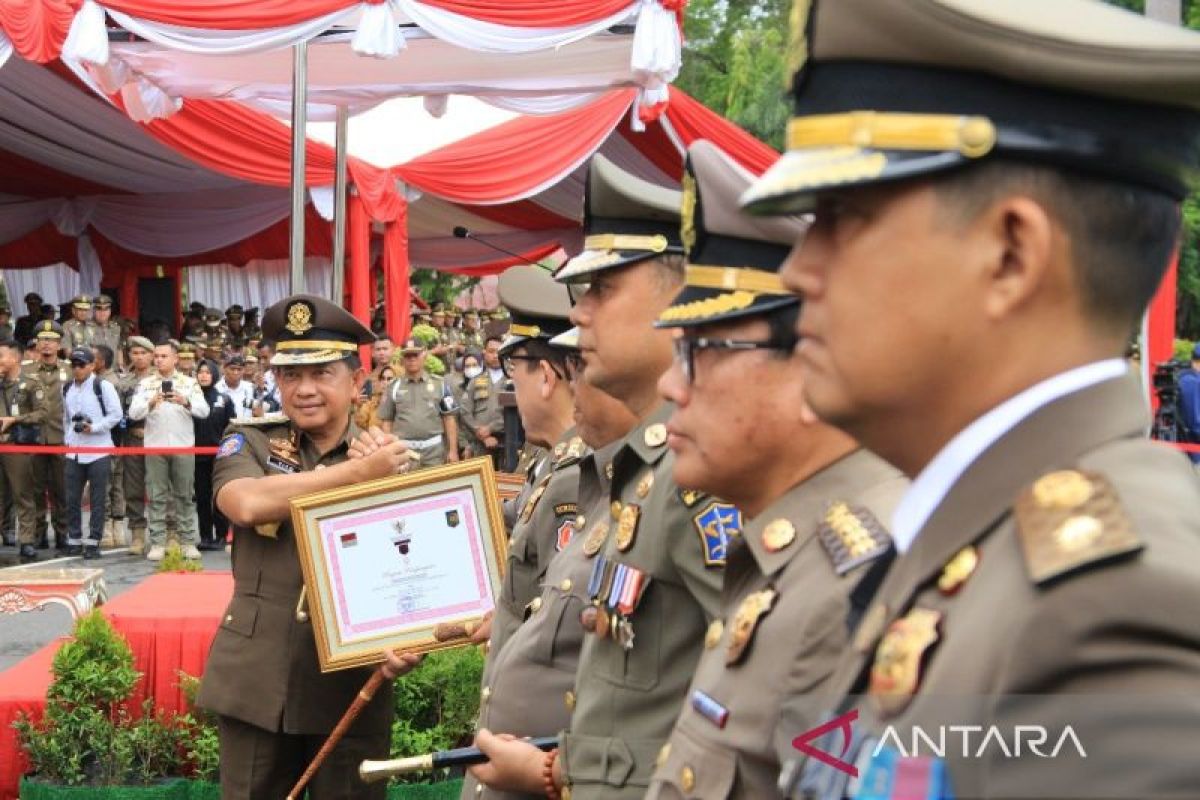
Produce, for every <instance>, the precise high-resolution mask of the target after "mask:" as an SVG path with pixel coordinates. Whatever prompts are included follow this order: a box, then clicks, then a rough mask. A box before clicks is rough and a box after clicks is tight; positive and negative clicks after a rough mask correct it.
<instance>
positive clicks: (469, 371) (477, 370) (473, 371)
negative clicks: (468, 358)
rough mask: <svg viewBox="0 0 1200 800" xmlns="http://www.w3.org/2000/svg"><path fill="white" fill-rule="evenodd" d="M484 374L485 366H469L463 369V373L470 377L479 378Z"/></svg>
mask: <svg viewBox="0 0 1200 800" xmlns="http://www.w3.org/2000/svg"><path fill="white" fill-rule="evenodd" d="M482 374H483V367H467V368H466V369H465V370H463V375H466V376H467V377H468V378H478V377H479V376H480V375H482Z"/></svg>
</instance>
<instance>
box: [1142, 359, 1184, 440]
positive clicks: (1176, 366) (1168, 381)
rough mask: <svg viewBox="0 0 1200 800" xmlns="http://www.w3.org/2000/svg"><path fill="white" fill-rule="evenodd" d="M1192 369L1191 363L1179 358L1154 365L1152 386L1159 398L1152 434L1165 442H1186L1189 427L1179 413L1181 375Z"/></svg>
mask: <svg viewBox="0 0 1200 800" xmlns="http://www.w3.org/2000/svg"><path fill="white" fill-rule="evenodd" d="M1189 369H1191V364H1189V363H1188V362H1187V361H1181V360H1179V359H1171V360H1170V361H1163V362H1161V363H1159V364H1156V365H1155V366H1154V374H1153V375H1152V376H1151V386H1152V387H1153V388H1154V396H1155V397H1156V398H1158V410H1157V411H1155V412H1154V425H1153V427H1152V428H1151V431H1150V436H1151V437H1152V438H1154V439H1158V440H1160V441H1164V442H1186V441H1188V440H1189V436H1188V432H1187V428H1186V427H1185V426H1184V424H1183V420H1182V417H1181V415H1180V413H1179V376H1180V375H1182V374H1183V373H1184V372H1186V371H1187V370H1189Z"/></svg>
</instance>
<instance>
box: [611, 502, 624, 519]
mask: <svg viewBox="0 0 1200 800" xmlns="http://www.w3.org/2000/svg"><path fill="white" fill-rule="evenodd" d="M608 512H609V513H610V514H612V518H613V519H620V517H621V501H620V500H613V501H612V503H611V504H610V505H609V507H608Z"/></svg>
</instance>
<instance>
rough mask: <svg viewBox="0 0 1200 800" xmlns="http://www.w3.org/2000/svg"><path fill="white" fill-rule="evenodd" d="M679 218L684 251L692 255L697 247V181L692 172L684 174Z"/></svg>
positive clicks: (680, 236)
mask: <svg viewBox="0 0 1200 800" xmlns="http://www.w3.org/2000/svg"><path fill="white" fill-rule="evenodd" d="M679 217H680V226H679V238H680V239H681V240H682V241H683V249H684V250H685V251H686V252H688V253H690V252H692V250H693V249H694V248H695V247H696V179H695V178H694V177H693V176H692V174H691V173H690V172H684V173H683V199H682V200H681V201H680V205H679Z"/></svg>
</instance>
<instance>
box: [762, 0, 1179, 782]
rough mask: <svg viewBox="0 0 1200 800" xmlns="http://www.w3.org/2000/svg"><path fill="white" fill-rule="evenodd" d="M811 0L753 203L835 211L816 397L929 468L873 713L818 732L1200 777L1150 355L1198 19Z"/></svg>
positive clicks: (909, 514) (867, 651) (861, 695)
mask: <svg viewBox="0 0 1200 800" xmlns="http://www.w3.org/2000/svg"><path fill="white" fill-rule="evenodd" d="M810 11H811V14H810V15H799V16H798V22H800V23H801V27H800V28H799V29H798V30H797V32H796V36H795V37H793V41H794V47H795V50H794V51H793V53H792V56H793V58H794V60H795V63H796V64H797V65H798V67H799V71H798V72H797V74H796V76H795V81H794V92H795V101H796V109H797V116H796V117H795V118H794V119H793V120H792V121H791V123H790V125H789V147H790V150H789V152H788V153H787V154H786V155H784V156H783V158H782V159H780V161H778V162H777V163H776V165H775V166H774V167H772V169H771V170H770V171H769V172H768V173H767V174H766V175H764V177H763V178H762V179H761V181H760V182H759V183H757V184H756V185H755V186H754V187H752V189H751V190H750V192H749V193H748V194H747V196H746V198H745V200H746V202H747V203H748V204H749V208H750V209H751V210H754V211H757V212H775V213H778V212H785V213H794V212H799V211H813V212H815V218H814V221H813V224H812V227H811V228H810V230H809V231H808V233H807V235H806V236H805V238H804V240H803V241H802V242H801V243H800V245H799V247H798V248H797V249H796V250H795V251H794V252H793V254H792V256H791V257H790V258H789V261H788V263H787V265H786V266H785V268H784V269H783V272H782V274H783V279H784V282H785V283H786V284H787V285H788V286H789V287H790V288H792V289H794V290H795V291H797V292H798V293H799V294H801V295H802V296H803V298H804V305H803V308H802V310H801V313H800V321H799V334H800V337H801V341H800V346H799V348H798V350H797V355H798V357H799V362H800V366H801V367H802V369H803V377H804V393H805V398H806V400H807V402H808V404H809V405H810V406H811V407H812V408H813V410H814V411H816V412H817V413H818V414H819V415H821V417H822V418H824V419H825V420H827V421H828V422H831V423H833V424H836V425H837V426H839V427H841V428H842V429H844V430H846V431H847V432H848V433H851V434H852V435H854V436H856V438H858V440H859V441H861V442H862V443H863V445H864V446H866V447H868V448H871V449H872V450H874V451H875V452H877V453H879V454H880V455H881V456H882V457H884V458H886V459H887V460H889V461H891V462H892V463H894V464H896V465H897V466H898V467H899V468H900V469H901V470H902V471H903V472H905V473H907V474H908V475H910V476H913V479H914V480H913V484H912V488H911V490H910V491H909V492H908V493H907V494H906V495H905V496H904V498H903V500H902V501H901V503H900V505H899V507H898V509H897V511H896V515H895V520H894V524H893V525H892V533H893V538H894V540H895V544H896V549H897V550H898V551H899V556H898V557H897V559H896V561H895V563H894V564H893V565H892V567H891V569H890V571H889V572H888V575H887V577H886V579H885V580H884V582H883V583H882V585H881V586H880V587H879V589H878V592H877V593H876V594H875V597H874V600H873V602H872V605H871V606H870V607H869V608H868V610H867V611H866V614H865V616H864V617H863V619H862V622H861V623H860V625H859V628H858V631H857V633H856V635H855V638H854V642H853V647H852V648H851V649H850V650H849V651H847V653H846V655H845V658H844V659H843V661H842V663H841V664H840V666H839V669H838V675H837V685H836V686H834V687H833V688H834V689H836V690H837V694H838V695H840V697H838V698H835V699H834V700H833V702H830V703H829V704H828V705H827V707H826V709H824V710H828V711H830V712H831V713H835V714H840V713H842V712H845V713H846V714H848V715H850V716H853V715H855V714H857V715H858V716H857V720H856V721H855V722H854V723H853V724H852V725H851V724H849V723H848V722H847V720H848V719H849V717H846V716H843V717H841V720H842V722H840V723H839V722H838V721H837V719H836V718H834V719H833V720H831V722H832V723H833V728H834V729H833V730H831V731H830V734H831V739H832V740H836V741H828V742H812V743H811V745H812V749H813V750H817V751H821V752H824V753H826V754H835V755H837V754H841V761H842V762H844V763H843V764H842V765H841V766H845V763H849V764H851V765H856V768H857V770H858V773H859V784H860V785H861V786H862V787H864V791H865V792H873V791H875V790H876V789H875V788H868V787H888V786H896V785H897V781H900V780H902V781H903V784H904V787H905V788H904V791H905V793H906V795H907V796H918V797H934V796H936V797H946V796H950V795H953V796H955V797H980V796H986V797H1032V796H1037V797H1097V796H1105V797H1165V796H1171V795H1188V794H1194V793H1195V791H1196V787H1197V786H1200V764H1198V763H1197V761H1196V759H1195V758H1194V748H1193V747H1192V745H1191V743H1190V741H1188V740H1189V737H1188V736H1187V735H1186V734H1183V733H1182V732H1183V731H1188V730H1195V729H1196V728H1197V725H1200V616H1197V615H1196V614H1194V613H1187V612H1184V611H1182V610H1183V609H1195V608H1197V607H1200V519H1198V518H1197V515H1196V509H1197V508H1198V507H1200V488H1198V487H1197V485H1196V479H1195V475H1194V473H1193V472H1192V470H1191V467H1190V465H1189V463H1188V461H1187V459H1186V458H1185V457H1184V456H1183V455H1182V454H1180V453H1178V452H1175V451H1171V450H1168V449H1166V448H1163V447H1160V446H1158V445H1153V444H1151V443H1149V442H1147V441H1146V430H1147V422H1148V415H1147V409H1146V404H1145V401H1144V398H1143V389H1142V386H1141V384H1140V381H1139V380H1138V377H1137V376H1136V375H1134V374H1132V373H1129V372H1128V369H1127V365H1126V363H1125V362H1124V360H1123V359H1122V355H1123V353H1124V350H1125V346H1126V342H1127V341H1128V340H1129V338H1130V333H1131V332H1132V331H1133V330H1135V329H1136V327H1137V326H1138V325H1140V324H1141V320H1142V315H1143V314H1144V312H1145V310H1146V306H1147V304H1148V303H1149V301H1150V299H1151V297H1152V296H1153V294H1154V292H1155V290H1156V289H1157V287H1158V285H1159V282H1160V279H1161V277H1162V275H1163V273H1164V271H1165V270H1166V268H1167V265H1168V263H1169V261H1170V260H1171V257H1172V254H1173V252H1174V250H1175V248H1176V247H1177V245H1178V242H1179V231H1180V209H1179V204H1180V202H1181V201H1182V200H1183V199H1184V198H1185V197H1186V196H1187V193H1188V191H1189V183H1188V180H1189V178H1190V177H1191V176H1195V175H1196V174H1197V173H1198V172H1200V146H1198V145H1200V34H1197V33H1194V32H1189V31H1186V30H1182V29H1179V28H1175V27H1172V26H1167V25H1162V24H1160V23H1157V22H1153V21H1150V20H1147V19H1145V18H1143V17H1142V16H1140V15H1137V14H1133V13H1129V12H1126V11H1122V10H1120V9H1116V8H1113V7H1111V6H1109V5H1106V4H1102V3H1099V2H1083V1H1082V0H1072V1H1070V2H1068V0H1059V2H1055V3H1024V2H1022V3H1016V2H1009V3H990V2H985V0H969V1H967V2H963V1H962V0H926V1H925V2H920V3H879V2H875V0H832V1H831V0H816V2H814V3H813V4H812V7H811V9H810ZM881 31H886V35H879V32H881ZM805 54H807V56H808V60H807V61H806V60H804V55H805ZM1117 65H1119V68H1118V67H1117ZM981 343H986V348H987V357H986V358H980V355H979V354H980V345H981ZM822 699H826V700H828V699H829V698H821V697H819V696H818V697H816V698H811V697H810V698H797V699H796V701H797V702H798V703H799V712H800V713H799V716H798V717H797V719H796V723H797V724H796V725H794V726H792V727H791V728H790V730H785V731H784V732H783V735H782V736H781V739H784V740H786V739H787V738H788V737H797V736H798V735H799V734H802V733H804V731H805V730H806V729H807V728H809V727H811V725H812V724H813V723H814V722H815V721H818V720H814V719H813V714H814V710H813V708H812V706H813V701H814V700H816V701H820V700H822ZM806 700H807V702H806ZM805 706H807V708H805ZM839 726H841V727H840V728H839ZM951 726H957V729H958V730H960V731H961V730H963V729H969V730H973V731H978V732H979V734H978V735H977V736H975V737H971V741H970V744H966V742H965V738H964V737H963V736H953V733H954V728H952V727H951ZM1020 726H1025V727H1026V729H1028V726H1039V727H1040V728H1041V729H1042V731H1043V733H1044V735H1045V741H1046V743H1045V746H1044V747H1043V748H1042V752H1043V753H1044V754H1045V755H1039V754H1038V753H1036V752H1035V753H1030V752H1029V748H1028V747H1025V748H1023V749H1021V750H1020V754H1019V755H1017V754H1016V753H1015V752H1014V747H1013V745H1014V742H1015V743H1017V747H1018V748H1020V744H1021V738H1020V736H1021V730H1022V728H1021V727H1020ZM1068 730H1069V731H1070V736H1069V737H1068V734H1067V731H1068ZM939 731H942V732H945V731H949V732H950V733H951V736H947V737H946V739H947V745H946V746H945V747H944V748H942V751H941V752H934V748H931V747H928V746H924V745H920V744H919V742H920V739H919V735H918V733H917V732H923V733H924V735H926V736H931V737H935V741H936V737H937V736H938V735H939ZM846 733H851V734H852V735H853V741H852V742H850V743H849V744H847V743H846V742H845V741H843V740H842V736H843V735H844V734H846ZM997 739H1000V740H1002V741H999V742H998V741H997ZM1027 741H1028V739H1026V742H1027ZM914 742H918V746H915V747H914V744H913V743H914ZM788 749H789V751H790V752H789V754H788V755H789V758H794V757H796V756H797V755H798V754H799V751H798V750H797V749H796V748H794V747H789V748H788ZM1050 755H1053V757H1049V756H1050ZM901 776H903V778H901ZM785 777H786V778H788V779H789V780H788V781H787V783H788V788H789V789H792V788H793V787H796V788H795V791H796V792H798V793H800V794H803V795H804V796H822V797H824V796H829V797H832V796H841V795H842V794H843V792H844V791H845V788H846V782H847V781H848V779H849V776H848V774H847V770H846V769H840V768H838V766H835V765H834V764H830V763H827V762H822V761H819V760H818V759H816V758H809V759H808V764H807V765H806V767H805V769H804V770H803V771H801V770H796V769H789V770H788V771H787V774H786V775H785ZM791 779H796V780H794V781H793V780H791ZM797 784H798V786H797ZM879 791H880V792H882V791H883V789H882V788H880V789H879Z"/></svg>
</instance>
